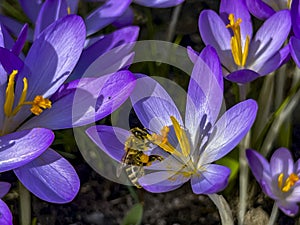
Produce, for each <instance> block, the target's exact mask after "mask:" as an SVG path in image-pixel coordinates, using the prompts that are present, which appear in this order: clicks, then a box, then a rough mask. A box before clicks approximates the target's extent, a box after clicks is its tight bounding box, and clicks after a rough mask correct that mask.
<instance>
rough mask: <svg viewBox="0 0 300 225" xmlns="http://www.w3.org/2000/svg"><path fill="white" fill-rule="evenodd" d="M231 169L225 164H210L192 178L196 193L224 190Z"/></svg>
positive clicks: (211, 192)
mask: <svg viewBox="0 0 300 225" xmlns="http://www.w3.org/2000/svg"><path fill="white" fill-rule="evenodd" d="M229 175H230V169H229V168H227V167H225V166H220V165H216V164H210V165H208V166H205V170H204V171H203V172H200V173H199V174H195V175H193V176H192V178H191V185H192V189H193V192H194V193H195V194H213V193H216V192H219V191H222V190H223V189H224V188H225V187H226V186H227V184H228V178H229Z"/></svg>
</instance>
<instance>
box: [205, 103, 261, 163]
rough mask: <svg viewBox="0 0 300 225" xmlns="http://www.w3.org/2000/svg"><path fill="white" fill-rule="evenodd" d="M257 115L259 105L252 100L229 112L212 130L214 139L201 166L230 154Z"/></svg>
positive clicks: (211, 140)
mask: <svg viewBox="0 0 300 225" xmlns="http://www.w3.org/2000/svg"><path fill="white" fill-rule="evenodd" d="M256 113H257V104H256V102H255V101H253V100H251V99H249V100H246V101H243V102H240V103H239V104H237V105H235V106H233V107H231V108H230V109H229V110H227V111H226V112H225V114H223V115H222V117H221V118H220V119H219V120H218V121H217V123H216V124H215V126H214V127H213V128H212V129H213V133H212V137H211V139H210V141H209V143H208V145H207V147H206V149H204V153H203V155H202V156H200V162H199V165H204V164H207V163H211V162H214V161H216V160H218V159H220V158H222V157H223V156H225V155H226V154H227V153H228V152H230V151H231V150H232V149H233V148H234V147H235V146H236V145H237V144H238V143H239V142H240V141H241V140H242V138H243V137H244V136H245V135H246V133H247V132H248V131H249V130H250V128H251V126H252V124H253V122H254V120H255V117H256Z"/></svg>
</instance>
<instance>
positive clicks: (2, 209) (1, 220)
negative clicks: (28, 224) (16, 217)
mask: <svg viewBox="0 0 300 225" xmlns="http://www.w3.org/2000/svg"><path fill="white" fill-rule="evenodd" d="M0 224H1V225H12V224H13V218H12V214H11V212H10V210H9V208H8V206H7V205H6V204H5V202H3V201H2V200H1V199H0Z"/></svg>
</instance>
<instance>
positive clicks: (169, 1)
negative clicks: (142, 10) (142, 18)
mask: <svg viewBox="0 0 300 225" xmlns="http://www.w3.org/2000/svg"><path fill="white" fill-rule="evenodd" d="M133 2H134V3H136V4H139V5H143V6H147V7H154V8H167V7H173V6H176V5H179V4H181V3H182V2H184V0H133Z"/></svg>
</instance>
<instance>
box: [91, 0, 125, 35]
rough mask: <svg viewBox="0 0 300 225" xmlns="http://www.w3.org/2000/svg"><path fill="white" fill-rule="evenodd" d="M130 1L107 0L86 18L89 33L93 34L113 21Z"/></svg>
mask: <svg viewBox="0 0 300 225" xmlns="http://www.w3.org/2000/svg"><path fill="white" fill-rule="evenodd" d="M130 3H131V0H108V1H106V2H105V3H104V4H103V5H102V6H100V7H99V8H98V9H96V10H95V11H94V12H93V13H91V14H90V15H89V16H88V17H87V18H86V19H85V24H86V29H87V35H91V34H93V33H95V32H97V31H99V30H100V29H102V28H103V27H105V26H107V25H108V24H110V23H112V22H113V21H114V20H116V19H117V18H118V17H119V16H121V15H122V14H123V13H124V12H125V10H126V9H127V7H128V6H129V5H130Z"/></svg>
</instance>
